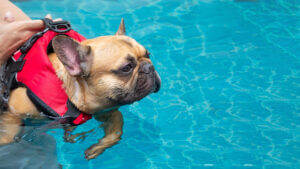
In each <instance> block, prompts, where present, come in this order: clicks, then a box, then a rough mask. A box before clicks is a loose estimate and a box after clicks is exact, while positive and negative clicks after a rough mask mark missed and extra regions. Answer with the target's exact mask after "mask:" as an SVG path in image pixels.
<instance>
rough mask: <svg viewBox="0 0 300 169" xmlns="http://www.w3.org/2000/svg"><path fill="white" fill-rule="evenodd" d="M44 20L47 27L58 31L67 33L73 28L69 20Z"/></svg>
mask: <svg viewBox="0 0 300 169" xmlns="http://www.w3.org/2000/svg"><path fill="white" fill-rule="evenodd" d="M42 21H43V22H44V23H45V25H46V28H49V29H50V30H52V31H54V32H57V33H66V32H68V31H70V30H71V24H70V22H68V21H55V22H54V21H52V20H51V19H48V18H44V19H42Z"/></svg>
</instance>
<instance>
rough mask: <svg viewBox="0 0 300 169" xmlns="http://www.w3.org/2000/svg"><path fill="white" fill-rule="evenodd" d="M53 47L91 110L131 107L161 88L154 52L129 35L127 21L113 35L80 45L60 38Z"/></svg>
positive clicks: (54, 40)
mask: <svg viewBox="0 0 300 169" xmlns="http://www.w3.org/2000/svg"><path fill="white" fill-rule="evenodd" d="M52 45H53V49H54V51H55V53H56V55H57V57H58V58H59V60H60V61H61V63H62V64H63V65H64V68H65V70H66V72H68V74H69V75H70V76H71V77H72V79H74V80H76V82H74V83H77V84H76V85H77V86H79V88H80V92H81V97H82V98H81V99H82V100H81V101H84V102H85V104H88V105H89V108H87V109H88V110H89V111H92V112H94V111H98V110H101V109H106V108H111V107H116V106H121V105H125V104H130V103H133V102H134V101H138V100H140V99H142V98H144V97H145V96H147V95H148V94H150V93H152V92H157V91H158V90H159V88H160V83H161V81H160V77H159V75H158V73H157V72H156V71H155V69H154V67H153V64H152V62H151V60H150V57H149V55H150V53H149V52H148V51H147V50H146V49H145V48H144V47H143V46H142V45H140V44H139V43H138V42H136V41H135V40H134V39H132V38H130V37H128V36H125V25H124V21H123V20H122V21H121V24H120V26H119V30H118V31H117V33H116V34H115V35H113V36H101V37H98V38H95V39H90V40H86V41H83V42H82V43H78V42H77V41H75V40H73V39H71V38H69V37H67V36H64V35H59V36H56V37H55V38H54V39H53V41H52ZM77 88H78V87H77ZM74 95H76V94H74Z"/></svg>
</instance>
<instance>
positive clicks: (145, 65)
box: [139, 62, 161, 93]
mask: <svg viewBox="0 0 300 169" xmlns="http://www.w3.org/2000/svg"><path fill="white" fill-rule="evenodd" d="M139 72H140V73H145V74H147V75H148V76H151V78H153V81H154V83H153V92H154V93H156V92H158V91H159V89H160V86H161V79H160V77H159V75H158V73H157V72H156V71H155V69H154V66H153V65H152V64H151V63H149V62H142V63H141V66H140V69H139Z"/></svg>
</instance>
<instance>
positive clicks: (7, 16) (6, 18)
mask: <svg viewBox="0 0 300 169" xmlns="http://www.w3.org/2000/svg"><path fill="white" fill-rule="evenodd" d="M4 21H5V22H8V23H11V22H13V21H15V17H14V16H13V15H12V13H11V12H10V11H8V12H6V13H5V15H4Z"/></svg>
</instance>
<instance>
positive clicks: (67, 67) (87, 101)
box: [0, 20, 161, 159]
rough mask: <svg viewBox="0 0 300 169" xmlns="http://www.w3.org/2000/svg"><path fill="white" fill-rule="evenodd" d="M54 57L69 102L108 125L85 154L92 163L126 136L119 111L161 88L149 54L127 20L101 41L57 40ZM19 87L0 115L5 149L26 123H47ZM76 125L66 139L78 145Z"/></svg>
mask: <svg viewBox="0 0 300 169" xmlns="http://www.w3.org/2000/svg"><path fill="white" fill-rule="evenodd" d="M52 46H53V50H54V52H53V53H51V54H49V55H48V56H49V59H50V61H51V63H52V66H53V68H54V69H55V72H56V75H57V77H58V78H59V79H60V80H61V81H62V82H63V88H64V90H65V92H66V94H67V96H68V98H69V100H70V101H71V102H72V103H73V104H74V105H75V107H76V108H77V109H79V110H80V111H82V112H85V113H88V114H91V115H92V116H93V117H94V118H95V119H96V120H98V121H101V122H103V123H102V126H103V127H104V131H105V136H104V137H103V138H101V139H100V140H99V142H98V143H96V144H94V145H92V146H91V147H89V148H88V149H87V150H86V151H85V157H86V158H87V159H92V158H95V157H97V156H98V155H99V154H101V153H102V152H103V151H104V150H105V149H106V148H108V147H110V146H112V145H114V144H116V143H117V142H118V141H119V140H120V138H121V136H122V126H123V117H122V114H121V112H119V111H118V108H119V107H120V106H122V105H126V104H131V103H133V102H135V101H138V100H140V99H142V98H144V97H145V96H147V95H148V94H150V93H152V92H157V91H158V90H159V88H160V83H161V81H160V77H159V75H158V73H157V72H156V71H155V69H154V67H153V65H152V63H151V60H150V58H149V52H148V51H147V50H146V49H145V48H144V47H143V46H142V45H140V44H139V43H138V42H136V41H135V40H134V39H132V38H130V37H128V36H126V35H125V25H124V21H123V20H122V21H121V24H120V26H119V30H118V31H117V33H116V34H115V35H112V36H101V37H97V38H95V39H88V40H85V41H82V42H81V43H79V42H77V41H75V40H73V39H72V38H70V37H68V36H65V35H58V36H56V37H54V38H53V40H52ZM26 90H27V89H26V88H25V87H18V88H16V89H14V90H13V91H12V92H11V94H10V99H9V101H8V110H7V111H5V112H3V113H2V114H1V115H0V144H8V143H11V142H13V141H14V137H15V136H16V135H17V134H18V133H19V132H20V129H21V128H20V126H21V125H22V119H24V118H35V119H41V120H42V119H44V117H43V116H42V115H41V113H40V112H39V111H38V109H37V107H36V106H35V105H34V104H33V103H32V102H31V100H30V98H29V97H28V95H27V94H26ZM75 128H76V126H65V127H64V129H65V136H64V138H65V140H66V141H69V142H74V140H75V138H76V137H77V136H80V135H81V134H77V135H72V134H71V132H72V131H73V130H74V129H75Z"/></svg>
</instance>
